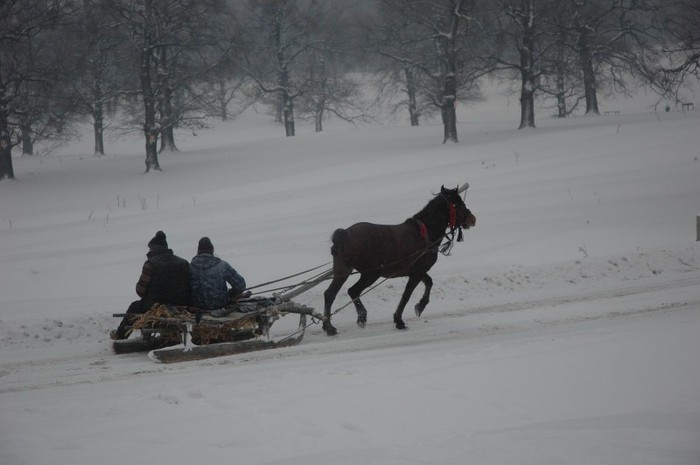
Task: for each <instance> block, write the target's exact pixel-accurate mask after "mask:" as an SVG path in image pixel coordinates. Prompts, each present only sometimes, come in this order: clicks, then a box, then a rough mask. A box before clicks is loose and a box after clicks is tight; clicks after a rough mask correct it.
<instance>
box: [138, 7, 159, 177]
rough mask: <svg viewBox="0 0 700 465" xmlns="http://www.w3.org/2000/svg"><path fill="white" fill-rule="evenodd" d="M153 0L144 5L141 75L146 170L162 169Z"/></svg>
mask: <svg viewBox="0 0 700 465" xmlns="http://www.w3.org/2000/svg"><path fill="white" fill-rule="evenodd" d="M151 2H152V0H146V1H145V5H144V14H145V17H146V18H145V21H146V24H145V32H144V44H143V49H142V51H141V69H140V71H139V75H140V76H139V77H140V78H141V93H142V95H143V107H144V124H143V133H144V137H145V138H146V172H149V171H150V170H152V169H154V170H158V171H160V163H159V162H158V133H159V131H158V127H157V126H156V99H155V96H154V92H153V82H152V81H151V79H152V73H151V65H152V62H153V57H152V55H151V53H152V50H151V47H152V45H153V44H152V37H151V35H152V27H153V25H152V21H153V10H152V3H151Z"/></svg>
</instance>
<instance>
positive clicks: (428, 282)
mask: <svg viewBox="0 0 700 465" xmlns="http://www.w3.org/2000/svg"><path fill="white" fill-rule="evenodd" d="M423 284H425V291H424V292H423V297H421V298H420V300H419V301H418V303H417V304H416V306H415V310H416V316H420V315H421V313H423V310H425V306H426V305H428V302H430V290H431V289H432V288H433V279H432V278H431V277H430V276H428V273H426V274H425V275H424V276H423Z"/></svg>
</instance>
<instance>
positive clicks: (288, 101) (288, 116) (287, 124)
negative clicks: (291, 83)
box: [282, 91, 295, 137]
mask: <svg viewBox="0 0 700 465" xmlns="http://www.w3.org/2000/svg"><path fill="white" fill-rule="evenodd" d="M282 95H283V102H284V109H283V114H284V130H285V133H286V134H287V137H294V135H295V132H294V131H295V128H294V101H293V100H292V98H291V97H290V96H289V94H288V93H287V92H286V91H285V92H282Z"/></svg>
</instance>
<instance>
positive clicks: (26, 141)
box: [20, 123, 34, 156]
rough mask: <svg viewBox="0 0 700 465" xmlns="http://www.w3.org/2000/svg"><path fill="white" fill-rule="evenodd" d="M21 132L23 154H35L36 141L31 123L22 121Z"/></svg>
mask: <svg viewBox="0 0 700 465" xmlns="http://www.w3.org/2000/svg"><path fill="white" fill-rule="evenodd" d="M20 132H21V134H22V156H25V155H28V156H32V155H34V141H32V127H31V125H30V124H29V123H21V125H20Z"/></svg>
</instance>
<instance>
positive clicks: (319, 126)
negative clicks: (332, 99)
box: [314, 103, 325, 132]
mask: <svg viewBox="0 0 700 465" xmlns="http://www.w3.org/2000/svg"><path fill="white" fill-rule="evenodd" d="M324 108H325V105H324V104H323V103H319V104H318V105H316V111H315V112H314V123H315V126H316V132H322V131H323V109H324Z"/></svg>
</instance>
